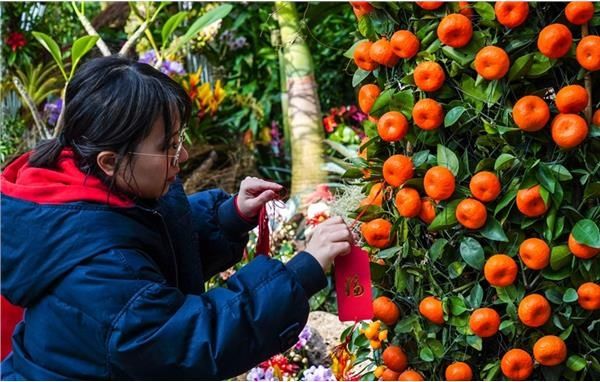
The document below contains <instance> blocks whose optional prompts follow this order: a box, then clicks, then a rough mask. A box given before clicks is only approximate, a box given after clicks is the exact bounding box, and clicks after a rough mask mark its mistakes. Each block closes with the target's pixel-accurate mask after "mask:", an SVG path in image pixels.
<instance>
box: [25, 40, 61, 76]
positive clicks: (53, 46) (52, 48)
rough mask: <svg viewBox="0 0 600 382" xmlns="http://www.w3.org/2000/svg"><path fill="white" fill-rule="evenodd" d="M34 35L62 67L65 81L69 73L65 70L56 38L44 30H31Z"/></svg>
mask: <svg viewBox="0 0 600 382" xmlns="http://www.w3.org/2000/svg"><path fill="white" fill-rule="evenodd" d="M31 33H32V34H33V36H34V37H35V38H36V40H38V42H39V43H40V44H41V45H42V46H43V47H44V48H45V49H46V50H47V51H48V52H50V55H51V56H52V58H54V61H56V65H58V68H59V69H60V71H61V73H62V75H63V77H64V78H65V81H67V80H68V77H67V73H66V72H65V66H64V64H63V60H62V55H61V53H60V48H59V47H58V44H57V43H56V41H54V39H53V38H52V37H50V36H48V35H47V34H45V33H42V32H31Z"/></svg>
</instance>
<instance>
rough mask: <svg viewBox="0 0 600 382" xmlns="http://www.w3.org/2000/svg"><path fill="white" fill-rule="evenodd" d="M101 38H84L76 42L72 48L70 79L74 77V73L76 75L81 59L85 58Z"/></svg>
mask: <svg viewBox="0 0 600 382" xmlns="http://www.w3.org/2000/svg"><path fill="white" fill-rule="evenodd" d="M99 38H100V37H99V36H84V37H81V38H78V39H77V40H75V42H74V43H73V46H72V47H71V74H70V76H69V78H72V77H73V73H75V68H76V67H77V64H79V60H81V57H83V56H85V54H86V53H87V52H89V51H90V49H92V48H93V47H94V45H96V41H98V39H99Z"/></svg>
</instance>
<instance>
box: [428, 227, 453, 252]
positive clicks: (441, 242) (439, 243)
mask: <svg viewBox="0 0 600 382" xmlns="http://www.w3.org/2000/svg"><path fill="white" fill-rule="evenodd" d="M432 223H433V222H432ZM446 244H448V240H446V239H437V240H436V241H434V242H433V245H432V246H431V249H430V250H429V255H430V257H431V261H436V260H437V259H439V258H440V257H441V256H442V254H443V253H444V247H445V246H446Z"/></svg>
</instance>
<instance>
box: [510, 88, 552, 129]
mask: <svg viewBox="0 0 600 382" xmlns="http://www.w3.org/2000/svg"><path fill="white" fill-rule="evenodd" d="M512 117H513V120H514V121H515V124H516V125H517V126H518V127H519V129H521V130H523V131H527V132H533V131H538V130H540V129H542V128H543V127H544V126H546V123H548V120H550V108H549V107H548V104H546V102H544V100H543V99H541V98H540V97H538V96H532V95H529V96H525V97H522V98H520V99H519V100H518V101H517V103H515V106H513V111H512Z"/></svg>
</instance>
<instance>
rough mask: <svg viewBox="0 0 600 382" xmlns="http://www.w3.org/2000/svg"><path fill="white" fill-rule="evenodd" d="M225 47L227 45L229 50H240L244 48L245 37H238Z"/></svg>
mask: <svg viewBox="0 0 600 382" xmlns="http://www.w3.org/2000/svg"><path fill="white" fill-rule="evenodd" d="M227 45H229V48H230V49H231V50H238V49H241V48H243V47H245V46H246V37H244V36H240V37H238V38H236V39H235V40H233V41H231V42H228V43H227Z"/></svg>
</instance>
